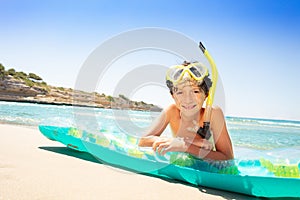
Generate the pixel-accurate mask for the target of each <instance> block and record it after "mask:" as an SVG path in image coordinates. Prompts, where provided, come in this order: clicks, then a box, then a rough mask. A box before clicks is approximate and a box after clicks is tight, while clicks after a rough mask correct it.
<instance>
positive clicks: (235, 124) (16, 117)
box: [0, 101, 300, 164]
mask: <svg viewBox="0 0 300 200" xmlns="http://www.w3.org/2000/svg"><path fill="white" fill-rule="evenodd" d="M158 116H159V113H157V112H146V111H132V110H114V109H100V108H87V107H75V106H63V105H45V104H33V103H17V102H5V101H0V123H2V124H14V125H22V126H30V127H37V126H38V125H39V124H44V125H54V126H67V127H78V128H83V129H86V130H90V131H97V130H103V129H105V130H108V131H113V132H122V133H126V134H130V135H135V136H141V135H143V134H144V133H145V132H146V131H147V130H148V129H149V127H150V126H151V124H152V123H153V121H154V120H155V119H156V118H157V117H158ZM226 124H227V129H228V131H229V134H230V137H231V140H232V143H233V146H234V153H235V157H237V158H239V159H243V158H245V159H259V158H261V157H269V158H272V159H277V160H282V162H288V163H287V164H289V163H293V162H298V161H299V160H300V122H299V121H289V120H272V119H255V118H240V117H226ZM8 134H9V133H8ZM163 134H165V135H170V134H171V133H170V130H169V129H167V130H166V131H165V132H164V133H163Z"/></svg>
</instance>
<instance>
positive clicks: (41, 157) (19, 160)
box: [0, 125, 256, 200]
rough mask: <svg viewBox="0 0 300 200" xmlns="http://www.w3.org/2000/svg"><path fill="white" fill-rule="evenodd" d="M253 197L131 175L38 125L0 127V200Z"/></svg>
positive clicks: (187, 199) (207, 199)
mask: <svg viewBox="0 0 300 200" xmlns="http://www.w3.org/2000/svg"><path fill="white" fill-rule="evenodd" d="M4 199H5V200H6V199H11V200H14V199H22V200H24V199H30V200H32V199H42V200H47V199H51V200H53V199H54V200H55V199H64V200H65V199H101V200H104V199H112V200H114V199H129V200H135V199H138V200H140V199H164V200H168V199H171V200H176V199H184V200H189V199H205V200H210V199H243V200H245V199H246V200H248V199H256V198H253V197H248V196H244V195H239V194H236V193H230V192H225V191H220V190H214V189H210V188H202V187H200V188H199V187H195V186H192V185H188V184H184V183H181V182H176V181H170V180H165V179H161V178H157V177H151V176H146V175H141V174H136V173H132V172H128V171H125V170H121V169H118V168H114V167H111V166H108V165H105V164H102V163H100V162H98V161H97V160H96V159H95V158H94V157H92V156H91V155H90V154H87V153H80V152H76V151H74V150H71V149H68V148H66V147H64V146H63V145H62V144H60V143H58V142H55V141H50V140H48V139H47V138H45V137H44V136H43V135H42V134H40V132H39V131H38V129H37V128H36V129H35V128H27V127H21V126H12V125H0V200H4Z"/></svg>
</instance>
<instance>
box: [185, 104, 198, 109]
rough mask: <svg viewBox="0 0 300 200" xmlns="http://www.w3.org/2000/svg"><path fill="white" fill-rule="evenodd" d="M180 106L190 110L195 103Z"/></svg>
mask: <svg viewBox="0 0 300 200" xmlns="http://www.w3.org/2000/svg"><path fill="white" fill-rule="evenodd" d="M182 107H183V108H184V109H186V110H192V109H193V108H195V107H196V105H195V104H194V105H182Z"/></svg>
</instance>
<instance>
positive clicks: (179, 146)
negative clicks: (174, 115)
mask: <svg viewBox="0 0 300 200" xmlns="http://www.w3.org/2000/svg"><path fill="white" fill-rule="evenodd" d="M152 148H153V150H154V151H156V152H158V153H159V154H161V155H165V154H166V153H167V152H169V151H179V152H185V151H186V150H187V148H188V147H187V145H186V143H185V141H184V139H183V138H178V137H177V138H161V139H159V140H157V141H155V142H154V143H153V145H152Z"/></svg>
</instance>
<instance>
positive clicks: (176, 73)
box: [170, 68, 183, 81]
mask: <svg viewBox="0 0 300 200" xmlns="http://www.w3.org/2000/svg"><path fill="white" fill-rule="evenodd" d="M182 72H183V69H176V68H174V69H173V70H171V71H170V78H171V79H172V80H173V81H177V80H179V79H180V77H181V74H182Z"/></svg>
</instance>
